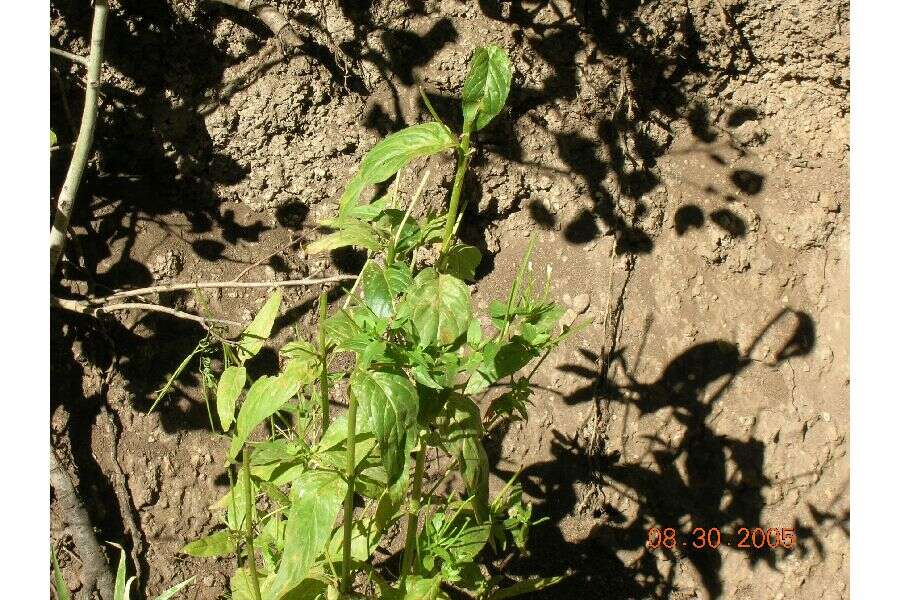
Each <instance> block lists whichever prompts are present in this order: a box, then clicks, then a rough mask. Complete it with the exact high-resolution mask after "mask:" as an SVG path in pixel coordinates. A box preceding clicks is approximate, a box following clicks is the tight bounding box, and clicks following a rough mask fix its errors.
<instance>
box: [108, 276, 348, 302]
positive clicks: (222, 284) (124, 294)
mask: <svg viewBox="0 0 900 600" xmlns="http://www.w3.org/2000/svg"><path fill="white" fill-rule="evenodd" d="M355 279H356V275H334V276H332V277H321V278H318V279H315V278H308V279H286V280H284V281H236V280H235V281H196V282H193V283H170V284H166V285H156V286H152V287H146V288H140V289H136V290H124V291H121V292H115V293H113V294H110V295H109V296H105V297H103V298H93V299H91V302H93V303H98V302H107V301H109V300H114V299H119V298H129V297H134V296H146V295H148V294H159V293H160V292H178V291H184V290H208V289H216V288H275V287H299V286H307V285H310V286H311V285H323V284H326V283H339V282H341V281H353V280H355Z"/></svg>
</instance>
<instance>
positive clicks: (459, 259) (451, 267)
mask: <svg viewBox="0 0 900 600" xmlns="http://www.w3.org/2000/svg"><path fill="white" fill-rule="evenodd" d="M480 263H481V251H480V250H479V249H478V248H476V247H475V246H468V245H466V244H454V245H453V246H451V248H450V249H449V250H447V253H446V254H445V255H444V258H443V259H442V260H441V266H440V269H439V270H440V271H441V273H447V274H448V275H453V276H454V277H458V278H459V279H466V280H468V281H472V280H473V279H475V269H477V268H478V265H479V264H480Z"/></svg>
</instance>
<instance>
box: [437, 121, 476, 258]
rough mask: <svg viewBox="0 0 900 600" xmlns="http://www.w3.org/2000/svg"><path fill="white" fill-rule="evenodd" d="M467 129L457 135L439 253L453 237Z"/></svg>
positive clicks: (463, 175)
mask: <svg viewBox="0 0 900 600" xmlns="http://www.w3.org/2000/svg"><path fill="white" fill-rule="evenodd" d="M469 135H470V132H469V129H468V128H466V129H464V130H463V133H462V135H461V136H460V137H459V149H458V150H457V157H456V177H455V178H454V179H453V190H452V191H451V192H450V208H449V209H448V211H447V223H446V224H445V225H444V243H443V245H442V246H441V254H444V253H445V252H446V251H447V249H448V248H449V247H450V238H452V237H453V228H454V226H455V225H456V213H457V212H458V211H459V198H460V196H462V186H463V181H464V180H465V178H466V168H467V167H468V166H469Z"/></svg>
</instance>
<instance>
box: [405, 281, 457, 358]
mask: <svg viewBox="0 0 900 600" xmlns="http://www.w3.org/2000/svg"><path fill="white" fill-rule="evenodd" d="M400 314H401V315H403V316H409V317H410V318H411V319H412V322H413V326H414V327H415V330H416V333H417V334H418V335H419V345H420V346H422V347H427V346H439V345H440V346H446V345H449V344H452V343H453V342H454V341H456V339H457V338H458V337H459V336H461V335H462V334H464V333H465V332H466V330H467V329H468V327H469V321H470V320H471V319H472V302H471V294H470V293H469V288H468V287H467V286H466V284H465V283H463V282H462V281H461V280H459V279H458V278H456V277H454V276H453V275H447V274H444V273H438V272H437V271H436V270H434V269H433V268H428V269H424V270H423V271H422V272H420V273H419V274H418V275H416V278H415V280H414V281H413V285H412V287H411V288H410V289H409V291H408V292H407V294H406V300H405V301H404V303H403V308H402V310H401V311H400Z"/></svg>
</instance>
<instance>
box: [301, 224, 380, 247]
mask: <svg viewBox="0 0 900 600" xmlns="http://www.w3.org/2000/svg"><path fill="white" fill-rule="evenodd" d="M382 245H383V240H382V238H381V236H380V235H378V231H377V230H376V229H375V228H374V227H372V226H371V225H369V224H368V223H363V222H362V221H357V220H353V219H348V220H347V221H345V222H343V223H342V224H341V225H340V229H338V230H337V231H335V232H334V233H329V234H328V235H325V236H323V237H320V238H319V239H317V240H316V241H314V242H313V243H312V244H310V245H309V246H307V247H306V252H307V253H308V254H318V253H320V252H327V251H328V250H334V249H336V248H343V247H344V246H359V247H361V248H367V249H369V250H372V251H373V252H376V251H378V250H381V247H382Z"/></svg>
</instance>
